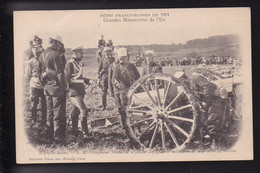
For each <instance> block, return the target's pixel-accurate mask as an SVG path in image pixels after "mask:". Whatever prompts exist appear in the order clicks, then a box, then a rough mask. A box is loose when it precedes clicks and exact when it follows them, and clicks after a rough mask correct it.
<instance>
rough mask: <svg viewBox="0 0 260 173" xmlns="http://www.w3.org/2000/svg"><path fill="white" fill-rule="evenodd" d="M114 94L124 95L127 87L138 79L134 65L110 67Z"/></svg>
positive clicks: (138, 75)
mask: <svg viewBox="0 0 260 173" xmlns="http://www.w3.org/2000/svg"><path fill="white" fill-rule="evenodd" d="M112 70H113V75H112V81H114V87H115V90H116V91H115V93H116V92H119V93H121V92H122V93H125V92H127V91H128V89H129V87H130V86H131V85H132V84H133V83H134V82H135V81H136V80H137V79H139V78H140V74H139V72H138V70H137V68H136V67H135V65H134V64H131V63H127V64H125V65H116V66H112Z"/></svg>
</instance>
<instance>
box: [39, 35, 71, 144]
mask: <svg viewBox="0 0 260 173" xmlns="http://www.w3.org/2000/svg"><path fill="white" fill-rule="evenodd" d="M49 44H50V47H48V48H47V49H46V50H45V51H44V52H43V53H42V54H41V56H40V57H39V61H40V63H41V66H42V72H43V73H42V81H43V86H44V92H45V96H46V100H47V137H48V139H49V140H50V141H53V140H54V144H58V145H59V144H60V145H63V144H65V131H66V112H65V108H64V107H65V106H66V105H65V104H64V101H63V100H64V99H65V90H66V87H67V86H66V82H65V76H64V70H63V67H62V62H61V59H60V57H59V54H58V52H57V44H58V41H57V40H55V39H53V38H50V39H49Z"/></svg>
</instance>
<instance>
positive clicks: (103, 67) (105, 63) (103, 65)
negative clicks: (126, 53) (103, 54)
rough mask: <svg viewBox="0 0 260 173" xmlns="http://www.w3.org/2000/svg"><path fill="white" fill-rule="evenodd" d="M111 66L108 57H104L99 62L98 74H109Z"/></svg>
mask: <svg viewBox="0 0 260 173" xmlns="http://www.w3.org/2000/svg"><path fill="white" fill-rule="evenodd" d="M109 66H110V62H109V60H108V59H107V58H102V59H101V60H100V61H99V63H98V74H99V75H100V76H102V75H104V74H105V75H108V69H109Z"/></svg>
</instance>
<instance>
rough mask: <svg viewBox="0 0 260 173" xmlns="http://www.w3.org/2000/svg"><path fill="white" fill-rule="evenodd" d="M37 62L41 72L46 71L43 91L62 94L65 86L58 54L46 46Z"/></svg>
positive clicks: (50, 93)
mask: <svg viewBox="0 0 260 173" xmlns="http://www.w3.org/2000/svg"><path fill="white" fill-rule="evenodd" d="M39 62H40V64H41V67H42V73H47V76H46V77H44V79H43V84H44V88H45V91H46V92H47V93H48V94H49V95H59V94H62V95H63V94H64V90H65V89H66V87H67V86H66V80H65V76H64V71H63V67H62V62H61V59H60V56H59V54H58V53H57V52H56V51H55V50H54V49H52V48H51V47H48V48H47V49H46V50H45V51H44V52H43V53H42V54H41V55H40V57H39ZM51 73H52V75H51Z"/></svg>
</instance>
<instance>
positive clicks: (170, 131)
mask: <svg viewBox="0 0 260 173" xmlns="http://www.w3.org/2000/svg"><path fill="white" fill-rule="evenodd" d="M164 125H165V127H166V128H167V130H168V132H169V133H170V136H171V138H172V140H173V142H174V143H175V145H176V147H179V146H180V145H179V142H178V141H177V139H176V137H175V135H174V134H173V132H172V130H171V129H170V127H169V126H168V125H167V124H166V123H164Z"/></svg>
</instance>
